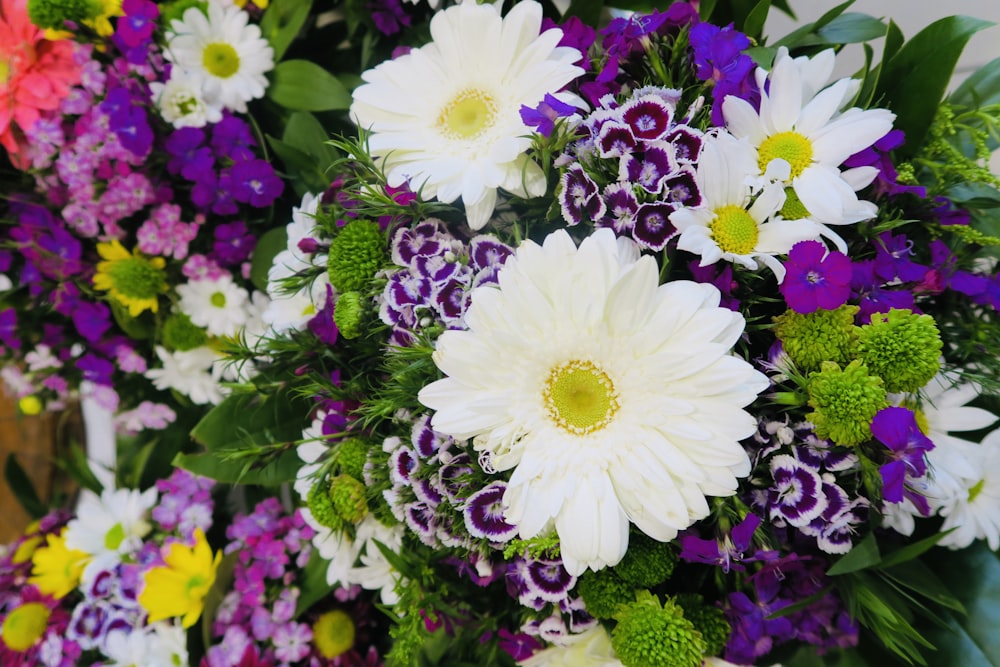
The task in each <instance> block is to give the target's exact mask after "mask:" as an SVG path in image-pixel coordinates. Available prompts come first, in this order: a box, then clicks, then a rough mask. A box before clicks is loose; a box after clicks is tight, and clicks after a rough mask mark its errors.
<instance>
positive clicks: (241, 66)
mask: <svg viewBox="0 0 1000 667" xmlns="http://www.w3.org/2000/svg"><path fill="white" fill-rule="evenodd" d="M248 19H249V15H248V14H247V13H246V12H244V11H243V10H241V9H240V8H239V7H235V6H229V7H223V6H222V5H220V4H218V3H214V2H211V3H209V4H208V15H207V16H206V15H205V14H204V13H203V12H202V10H200V9H198V8H197V7H191V8H189V9H188V10H187V11H185V12H184V15H183V16H182V17H181V19H180V20H177V19H175V20H173V21H171V22H170V30H169V31H168V32H167V49H166V53H165V56H166V58H167V60H169V61H170V62H172V63H174V65H175V66H176V67H179V68H181V69H182V70H184V71H185V72H186V73H187V74H189V75H190V76H192V77H193V78H195V79H196V80H199V81H200V82H201V89H202V99H203V100H205V102H206V103H207V104H209V105H213V104H217V105H220V106H222V107H224V108H226V109H230V110H232V111H238V112H240V113H246V110H247V105H246V103H247V102H249V101H250V100H253V99H257V98H259V97H263V96H264V89H265V88H267V77H265V76H264V74H266V73H267V72H269V71H270V70H271V69H272V68H274V49H272V48H271V45H270V44H269V43H268V41H267V40H266V39H264V38H263V37H261V33H260V28H259V27H257V26H256V25H249V24H248Z"/></svg>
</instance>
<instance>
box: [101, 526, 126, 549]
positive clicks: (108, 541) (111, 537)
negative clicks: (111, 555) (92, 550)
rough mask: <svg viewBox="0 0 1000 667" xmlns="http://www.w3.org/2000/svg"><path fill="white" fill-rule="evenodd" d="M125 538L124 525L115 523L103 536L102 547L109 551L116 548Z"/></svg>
mask: <svg viewBox="0 0 1000 667" xmlns="http://www.w3.org/2000/svg"><path fill="white" fill-rule="evenodd" d="M124 540H125V526H123V525H121V524H120V523H116V524H115V525H114V526H112V527H111V530H109V531H108V532H107V534H105V536H104V548H105V549H108V550H110V551H114V550H116V549H117V548H118V547H120V546H121V544H122V542H123V541H124Z"/></svg>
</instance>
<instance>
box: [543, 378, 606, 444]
mask: <svg viewBox="0 0 1000 667" xmlns="http://www.w3.org/2000/svg"><path fill="white" fill-rule="evenodd" d="M542 396H543V397H544V399H545V409H546V411H547V412H548V415H549V417H550V418H551V419H552V421H554V422H555V423H556V424H558V425H559V426H560V427H562V428H563V429H565V430H567V431H569V432H570V433H573V434H574V435H586V434H588V433H593V432H594V431H599V430H601V429H602V428H604V427H605V426H607V425H608V424H610V423H611V420H612V419H613V418H614V416H615V414H616V413H617V412H618V408H619V404H618V392H617V391H616V390H615V385H614V382H612V381H611V378H610V377H608V374H607V373H605V372H604V371H603V370H602V369H601V368H600V367H598V366H596V365H595V364H593V363H591V362H589V361H570V362H568V363H565V364H562V365H561V366H556V367H555V368H553V369H552V371H551V372H550V373H549V377H548V379H547V380H546V381H545V388H544V389H543V390H542Z"/></svg>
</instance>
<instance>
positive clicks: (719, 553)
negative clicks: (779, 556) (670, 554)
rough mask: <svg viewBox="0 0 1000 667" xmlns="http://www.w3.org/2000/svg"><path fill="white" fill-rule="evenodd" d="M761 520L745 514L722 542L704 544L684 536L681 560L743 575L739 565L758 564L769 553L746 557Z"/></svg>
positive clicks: (708, 541)
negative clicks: (744, 563)
mask: <svg viewBox="0 0 1000 667" xmlns="http://www.w3.org/2000/svg"><path fill="white" fill-rule="evenodd" d="M760 523H761V519H760V517H759V516H757V515H756V514H747V515H746V516H745V517H744V518H743V520H742V521H740V522H739V523H738V524H736V525H735V526H733V528H732V530H731V531H729V534H727V535H724V536H722V539H721V541H720V540H718V539H715V540H705V539H702V538H700V537H698V536H697V535H696V534H694V533H685V534H684V535H683V536H682V537H681V538H680V542H681V553H680V558H681V560H685V561H687V562H689V563H706V564H708V565H715V566H717V567H721V568H722V571H723V572H725V573H726V574H728V573H729V571H730V570H737V571H739V572H742V571H743V570H744V569H745V568H744V567H743V565H742V564H741V563H743V562H750V561H755V560H760V558H762V557H765V556H767V555H768V553H769V552H758V553H749V552H750V548H751V546H752V544H753V534H754V532H756V530H757V527H758V526H760Z"/></svg>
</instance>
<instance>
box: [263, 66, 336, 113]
mask: <svg viewBox="0 0 1000 667" xmlns="http://www.w3.org/2000/svg"><path fill="white" fill-rule="evenodd" d="M267 96H268V97H269V98H270V99H271V100H273V101H274V102H276V103H278V104H280V105H281V106H283V107H285V108H286V109H292V110H294V111H331V110H339V109H346V108H348V107H349V106H351V94H350V92H348V90H347V88H345V87H344V84H342V83H341V82H340V81H339V80H338V79H337V77H335V76H334V75H332V74H330V73H329V72H327V71H326V70H325V69H323V68H322V67H320V66H319V65H317V64H316V63H314V62H310V61H308V60H285V61H283V62H280V63H278V64H277V66H276V67H275V68H274V70H273V71H272V72H271V85H270V86H268V89H267Z"/></svg>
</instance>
